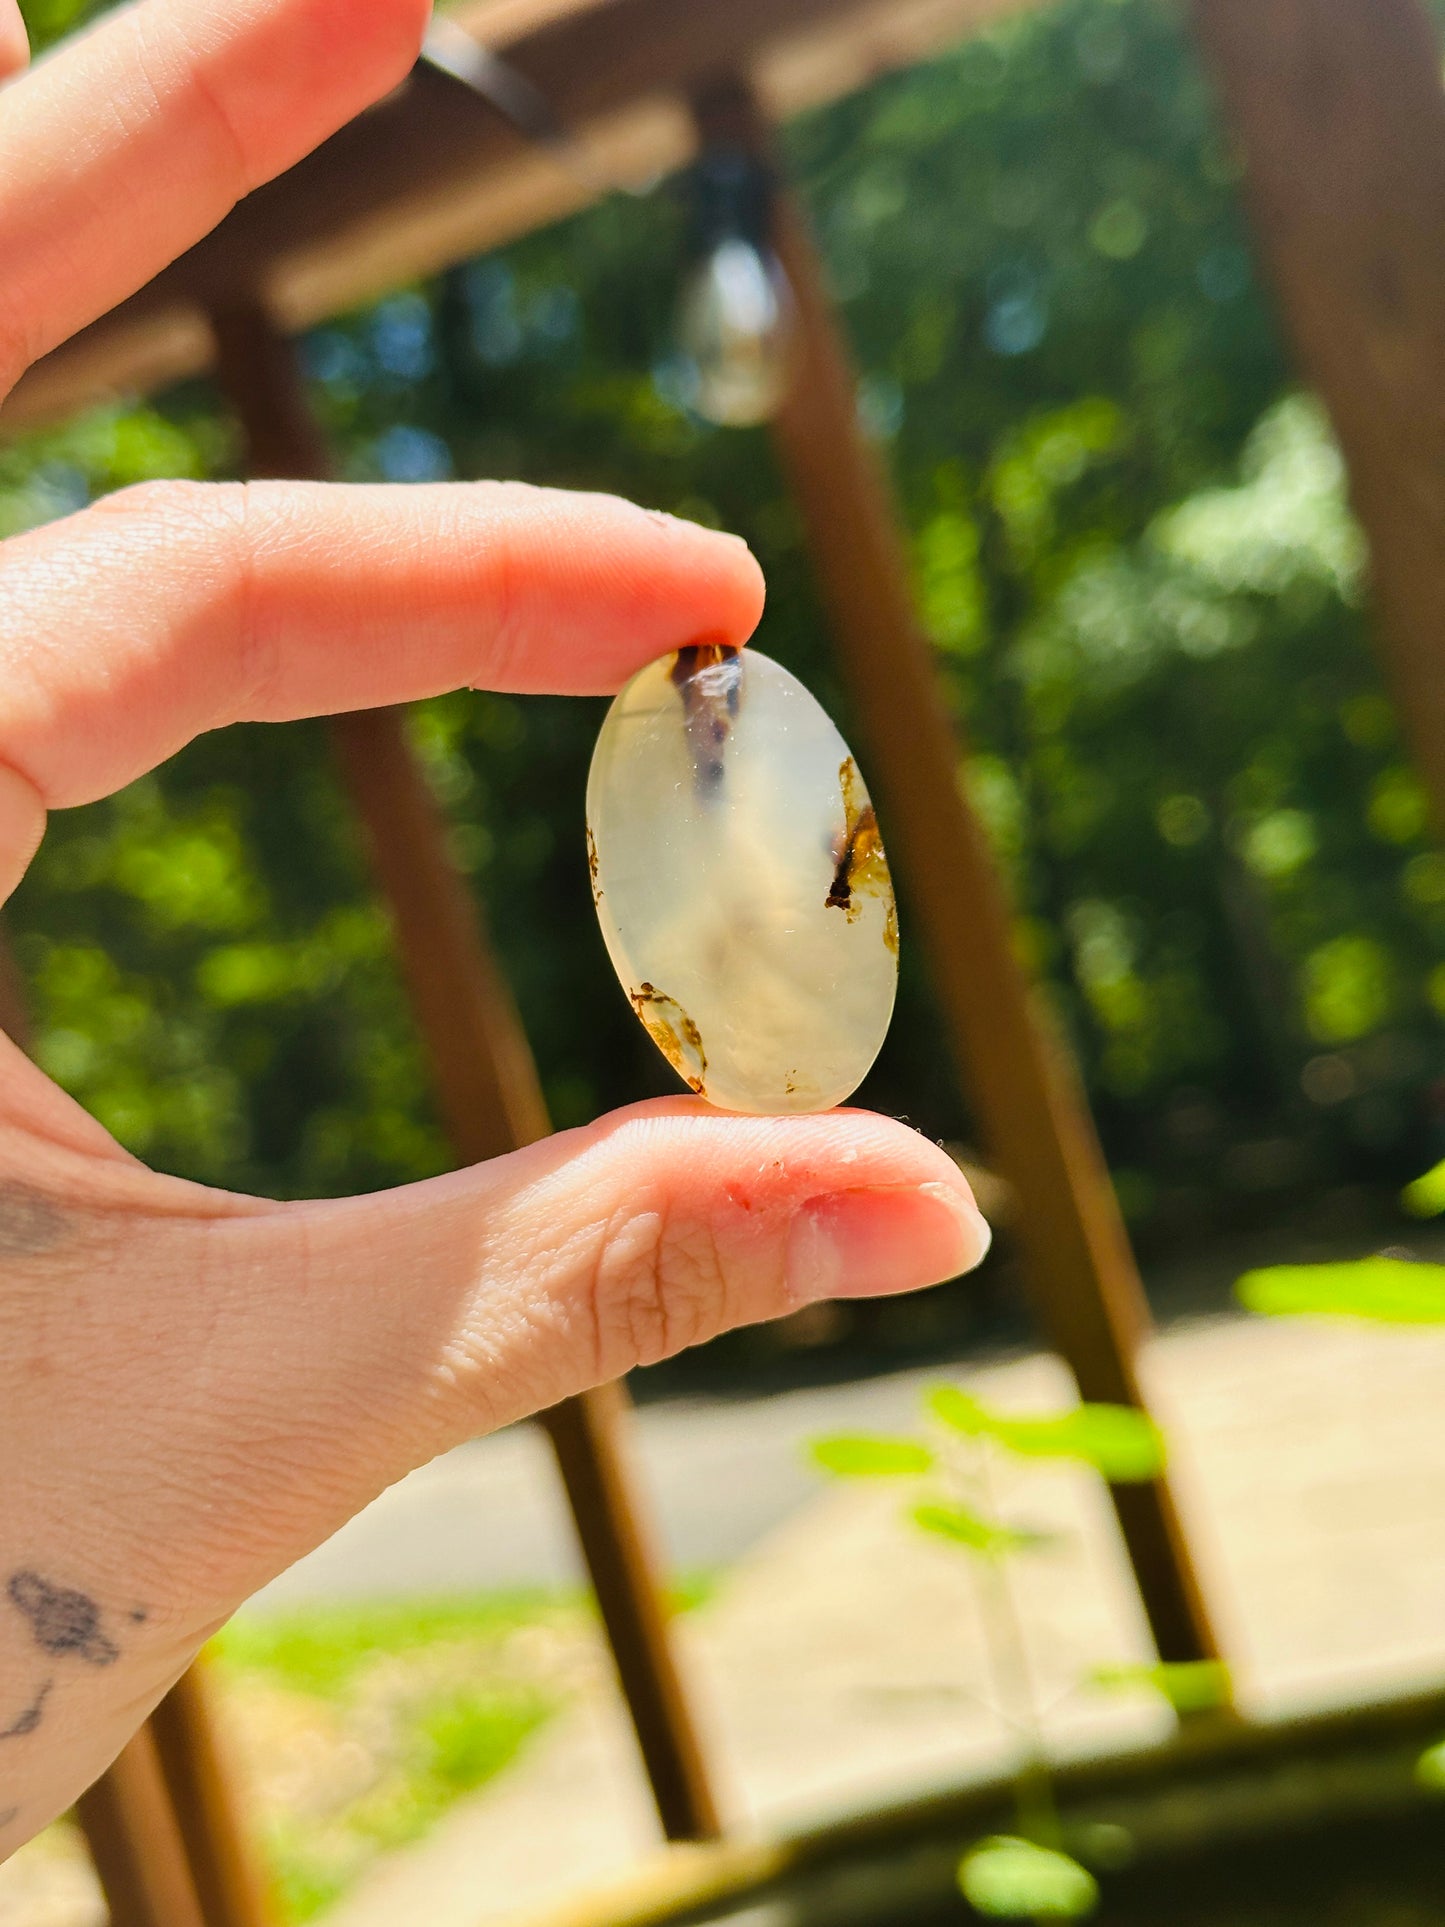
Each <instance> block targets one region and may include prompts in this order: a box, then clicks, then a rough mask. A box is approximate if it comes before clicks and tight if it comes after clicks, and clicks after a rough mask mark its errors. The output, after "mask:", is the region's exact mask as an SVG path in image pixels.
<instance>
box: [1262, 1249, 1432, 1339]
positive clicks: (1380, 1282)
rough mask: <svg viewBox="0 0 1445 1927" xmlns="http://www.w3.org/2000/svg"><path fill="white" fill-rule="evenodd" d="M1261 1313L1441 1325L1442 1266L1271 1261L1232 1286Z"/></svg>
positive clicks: (1385, 1261) (1374, 1260) (1400, 1262)
mask: <svg viewBox="0 0 1445 1927" xmlns="http://www.w3.org/2000/svg"><path fill="white" fill-rule="evenodd" d="M1234 1289H1235V1294H1236V1296H1237V1297H1238V1299H1239V1301H1240V1303H1241V1304H1242V1305H1244V1306H1245V1307H1246V1309H1247V1310H1249V1311H1253V1312H1259V1313H1260V1314H1261V1315H1262V1316H1263V1317H1266V1318H1366V1319H1370V1320H1371V1321H1373V1322H1374V1323H1376V1324H1382V1325H1442V1324H1445V1265H1418V1264H1413V1263H1411V1261H1410V1260H1409V1259H1405V1258H1360V1259H1357V1260H1355V1261H1354V1262H1352V1263H1349V1264H1338V1265H1271V1266H1269V1267H1268V1268H1266V1269H1264V1270H1261V1271H1247V1272H1246V1273H1245V1274H1244V1276H1243V1277H1242V1278H1241V1279H1240V1280H1239V1282H1238V1284H1236V1286H1235V1288H1234Z"/></svg>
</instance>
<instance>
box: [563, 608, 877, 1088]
mask: <svg viewBox="0 0 1445 1927" xmlns="http://www.w3.org/2000/svg"><path fill="white" fill-rule="evenodd" d="M587 842H588V857H589V861H590V864H591V870H592V896H593V901H594V902H595V903H596V905H597V915H598V917H599V919H600V920H601V924H602V934H603V937H604V938H605V939H606V943H607V949H608V953H609V954H610V956H611V958H612V962H613V965H614V967H615V968H616V971H617V974H618V976H619V977H620V978H621V979H622V987H623V989H624V990H625V991H626V992H627V995H628V997H629V998H630V999H631V1000H632V1006H633V1009H634V1010H635V1011H636V1012H637V1015H638V1017H639V1018H640V1019H641V1020H642V1022H643V1024H644V1025H645V1026H646V1028H647V1030H648V1033H649V1034H650V1036H651V1037H652V1039H653V1041H654V1042H655V1043H656V1045H657V1047H658V1049H659V1050H661V1052H662V1053H663V1055H664V1056H665V1057H666V1058H667V1061H668V1062H669V1063H670V1064H671V1065H672V1067H673V1069H674V1070H675V1071H676V1072H677V1073H678V1075H679V1076H680V1077H681V1078H682V1079H683V1081H684V1082H685V1083H687V1084H688V1085H690V1086H691V1088H692V1089H693V1090H695V1091H698V1092H700V1093H701V1095H702V1096H704V1097H706V1098H707V1099H708V1100H709V1101H710V1102H711V1103H713V1104H716V1105H718V1106H719V1107H720V1108H721V1109H723V1110H728V1111H751V1112H755V1113H762V1114H766V1113H769V1112H777V1111H818V1110H825V1109H827V1108H828V1106H829V1105H832V1104H838V1103H840V1102H841V1101H842V1100H843V1099H844V1098H845V1097H847V1096H848V1095H849V1093H850V1092H851V1091H853V1090H854V1089H855V1088H856V1087H857V1085H858V1084H859V1083H860V1082H861V1081H862V1078H863V1076H864V1075H865V1073H866V1072H867V1070H868V1067H869V1066H870V1065H871V1064H872V1062H873V1059H874V1058H875V1057H876V1056H877V1054H878V1048H879V1046H880V1045H881V1044H882V1042H883V1038H884V1034H885V1033H886V1031H887V1029H888V1020H889V1018H890V1017H891V1016H892V1013H893V996H894V990H895V988H896V985H897V978H898V920H897V913H896V911H895V909H894V904H893V886H892V883H891V881H890V879H889V875H888V861H887V858H886V857H885V856H884V854H883V845H882V843H881V842H880V840H879V836H878V825H877V821H876V819H875V817H874V814H873V806H872V804H871V803H870V802H869V800H868V792H867V790H866V789H865V788H864V787H863V782H862V778H861V777H860V776H859V774H858V767H857V765H856V763H855V762H854V761H853V758H852V756H851V755H850V754H849V751H848V745H847V744H846V743H845V742H844V741H843V738H842V737H841V736H840V735H839V734H838V732H837V730H836V729H835V728H834V727H833V724H832V723H831V722H830V721H829V719H828V717H827V715H826V714H825V713H824V711H823V710H822V708H821V707H820V706H819V704H818V703H817V702H816V701H815V699H814V698H813V697H812V696H810V695H809V693H808V691H807V690H806V689H805V688H804V687H803V685H802V684H801V683H800V682H799V681H798V679H797V677H796V676H792V675H790V674H789V673H788V671H787V670H786V669H784V668H782V667H781V666H780V665H779V664H778V663H775V662H772V661H770V660H769V658H768V657H767V656H764V655H760V654H759V653H758V651H757V650H756V649H732V648H727V647H723V646H720V645H704V644H700V645H698V646H696V647H693V648H689V649H679V650H677V651H675V652H674V653H673V654H672V655H668V656H663V657H661V658H659V660H658V661H656V662H653V663H649V664H648V666H647V667H646V668H645V669H643V670H641V671H640V672H639V673H638V674H637V675H636V676H634V677H633V678H632V681H631V682H630V683H628V685H627V687H626V688H625V689H624V690H623V691H622V693H621V695H620V696H618V697H617V699H616V700H615V702H614V703H613V704H612V707H611V708H610V709H609V710H608V712H607V716H606V719H605V721H604V722H603V725H602V731H601V734H600V735H599V736H598V738H597V748H596V750H595V751H594V753H593V757H592V771H591V775H590V777H589V779H588V783H587Z"/></svg>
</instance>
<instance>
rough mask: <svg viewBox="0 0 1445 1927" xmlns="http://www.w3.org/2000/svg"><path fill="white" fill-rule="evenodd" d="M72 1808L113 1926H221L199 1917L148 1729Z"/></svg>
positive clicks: (172, 1813)
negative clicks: (86, 1845)
mask: <svg viewBox="0 0 1445 1927" xmlns="http://www.w3.org/2000/svg"><path fill="white" fill-rule="evenodd" d="M75 1810H76V1816H77V1818H78V1819H79V1821H80V1825H81V1828H82V1830H83V1832H84V1834H85V1838H86V1842H87V1844H88V1845H89V1847H90V1855H91V1858H92V1860H93V1861H94V1862H95V1871H96V1874H97V1876H98V1877H99V1880H100V1885H101V1889H102V1891H103V1892H104V1894H105V1898H106V1902H107V1905H108V1906H109V1908H110V1927H216V1923H213V1922H208V1921H207V1920H206V1918H205V1916H204V1915H203V1914H202V1913H201V1908H200V1903H199V1901H198V1900H197V1898H196V1889H195V1885H194V1882H193V1880H192V1877H191V1868H190V1863H189V1861H188V1859H187V1854H186V1846H185V1843H184V1842H183V1840H182V1838H181V1830H180V1828H179V1826H178V1825H177V1823H176V1815H175V1812H174V1809H173V1808H172V1806H171V1801H170V1796H169V1794H168V1792H167V1789H166V1783H165V1779H164V1776H163V1775H162V1773H161V1767H160V1761H159V1759H158V1758H157V1755H156V1746H155V1741H154V1739H153V1738H152V1735H151V1729H150V1727H149V1726H148V1725H147V1726H143V1727H142V1728H141V1729H140V1731H139V1732H138V1733H137V1734H136V1735H135V1736H134V1738H133V1739H131V1740H130V1741H128V1742H127V1744H126V1746H125V1747H124V1749H123V1750H122V1752H121V1753H120V1755H119V1756H118V1757H117V1759H116V1760H115V1762H114V1764H113V1765H112V1766H111V1768H110V1770H109V1772H107V1773H105V1774H104V1775H103V1776H102V1777H101V1778H100V1779H99V1780H97V1781H96V1783H95V1785H94V1786H93V1787H91V1788H90V1789H89V1790H88V1791H87V1792H85V1793H82V1794H81V1796H80V1798H79V1799H78V1800H77V1801H76V1803H75Z"/></svg>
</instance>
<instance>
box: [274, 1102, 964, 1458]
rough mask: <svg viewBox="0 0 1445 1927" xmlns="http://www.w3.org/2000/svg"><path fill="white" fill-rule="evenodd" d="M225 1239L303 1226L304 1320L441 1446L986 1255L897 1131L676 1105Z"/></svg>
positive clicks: (910, 1141) (952, 1172)
mask: <svg viewBox="0 0 1445 1927" xmlns="http://www.w3.org/2000/svg"><path fill="white" fill-rule="evenodd" d="M237 1229H238V1231H239V1232H240V1235H241V1238H242V1241H243V1242H244V1240H245V1239H246V1238H248V1237H256V1236H258V1235H260V1236H265V1235H276V1233H277V1232H279V1233H280V1234H281V1235H282V1236H283V1237H290V1236H300V1234H301V1232H302V1231H303V1229H304V1233H305V1238H306V1249H307V1253H308V1262H309V1265H310V1279H311V1288H312V1291H313V1292H314V1293H316V1294H317V1300H316V1302H314V1303H313V1304H311V1305H310V1306H309V1307H308V1308H307V1311H306V1317H307V1320H308V1323H309V1322H310V1321H311V1320H313V1319H314V1320H316V1325H317V1328H318V1330H319V1329H321V1328H327V1329H329V1330H330V1331H331V1333H332V1337H331V1341H330V1342H331V1343H333V1344H334V1342H335V1331H336V1329H337V1321H338V1320H340V1321H342V1322H343V1323H344V1324H345V1325H346V1327H347V1328H348V1331H349V1333H350V1335H351V1338H352V1341H353V1342H356V1341H360V1347H361V1349H360V1350H356V1351H353V1352H352V1353H351V1356H350V1360H349V1363H348V1366H347V1371H348V1374H350V1373H352V1372H354V1371H356V1370H358V1369H360V1368H361V1363H362V1356H363V1355H364V1353H365V1352H369V1351H371V1350H372V1348H374V1356H375V1369H376V1371H378V1372H388V1373H390V1374H391V1383H392V1387H393V1395H395V1392H396V1390H397V1388H399V1387H404V1386H407V1385H409V1386H410V1390H408V1391H405V1392H403V1394H402V1395H403V1397H405V1398H406V1399H408V1400H411V1399H415V1398H416V1397H417V1387H418V1386H421V1387H423V1388H424V1389H425V1392H426V1394H427V1400H428V1402H429V1404H430V1405H431V1407H432V1408H433V1410H432V1412H431V1415H430V1418H429V1419H428V1421H427V1423H430V1424H435V1425H438V1426H439V1427H440V1428H441V1430H442V1432H448V1431H450V1430H453V1429H457V1428H460V1430H461V1431H462V1432H465V1431H469V1430H476V1429H479V1428H490V1427H493V1426H497V1425H504V1424H507V1423H508V1422H510V1421H511V1420H513V1419H515V1418H518V1417H520V1416H522V1415H523V1414H524V1413H527V1412H532V1411H536V1410H538V1409H539V1408H541V1407H544V1406H547V1405H550V1404H553V1403H555V1402H556V1401H557V1400H558V1399H561V1398H566V1397H568V1396H570V1395H571V1394H573V1393H575V1392H579V1391H582V1390H584V1389H586V1388H587V1387H588V1386H591V1385H595V1384H599V1383H601V1382H603V1381H605V1380H607V1379H611V1378H616V1377H619V1376H620V1375H621V1374H622V1373H624V1372H627V1371H630V1370H631V1369H632V1368H633V1367H634V1366H636V1365H645V1364H651V1363H654V1362H655V1361H656V1360H658V1359H660V1358H664V1357H668V1356H670V1355H671V1354H673V1353H675V1352H678V1351H681V1350H683V1349H685V1348H686V1347H688V1346H691V1345H696V1344H700V1343H702V1342H704V1341H705V1340H707V1339H709V1338H713V1337H715V1336H716V1335H717V1334H718V1333H719V1332H722V1331H726V1330H729V1329H731V1328H733V1327H734V1326H738V1325H745V1324H753V1323H756V1322H758V1321H759V1320H763V1319H769V1318H777V1317H780V1316H782V1315H783V1314H784V1313H787V1312H790V1311H794V1310H797V1309H798V1308H799V1307H800V1306H802V1305H806V1304H811V1303H814V1302H816V1301H817V1300H819V1299H825V1298H851V1297H871V1296H877V1295H884V1294H889V1293H894V1292H900V1291H914V1290H917V1289H918V1288H920V1287H921V1286H925V1285H931V1284H936V1283H938V1282H940V1281H941V1280H942V1279H945V1278H950V1277H953V1276H955V1275H956V1274H957V1273H959V1272H961V1271H966V1270H968V1269H970V1268H971V1267H972V1266H973V1265H975V1264H977V1263H978V1261H979V1260H980V1259H981V1258H982V1257H983V1255H984V1253H985V1251H986V1250H987V1249H988V1242H989V1232H988V1228H987V1226H986V1225H985V1224H984V1222H983V1219H982V1218H981V1216H980V1215H979V1212H978V1208H977V1206H976V1205H975V1204H974V1202H973V1196H972V1193H971V1192H970V1190H969V1188H968V1184H967V1182H966V1181H965V1179H964V1178H963V1176H962V1174H961V1173H960V1171H959V1170H958V1167H957V1166H956V1165H955V1164H954V1162H953V1160H952V1159H951V1158H950V1157H948V1155H947V1154H946V1153H945V1152H944V1151H942V1150H941V1149H940V1148H939V1147H938V1146H937V1145H935V1144H932V1143H930V1142H929V1140H928V1139H926V1138H923V1137H920V1136H919V1134H918V1133H917V1132H916V1131H913V1130H910V1129H908V1127H907V1126H905V1125H903V1124H900V1123H897V1122H896V1121H894V1120H892V1119H889V1118H882V1117H875V1116H873V1115H871V1114H870V1113H868V1112H865V1111H835V1112H829V1113H826V1114H823V1115H817V1116H803V1117H786V1118H752V1117H738V1116H732V1115H728V1114H726V1113H722V1112H718V1111H714V1110H712V1109H711V1108H710V1107H709V1106H708V1105H707V1104H705V1103H703V1102H702V1101H701V1100H700V1099H692V1098H677V1099H672V1100H664V1101H662V1102H659V1103H650V1104H639V1105H635V1106H633V1107H631V1108H629V1109H627V1110H624V1111H620V1112H617V1113H616V1114H614V1115H613V1116H610V1117H607V1118H603V1119H602V1120H600V1121H599V1122H598V1123H596V1124H594V1125H590V1126H588V1127H586V1128H585V1129H582V1130H577V1131H567V1132H562V1133H559V1134H558V1135H557V1136H555V1137H552V1138H548V1139H546V1140H544V1141H543V1142H541V1143H539V1144H535V1145H532V1146H529V1147H528V1148H527V1149H526V1150H523V1151H518V1152H515V1153H513V1154H512V1155H511V1156H509V1157H505V1158H499V1159H496V1160H494V1161H493V1162H492V1163H490V1164H486V1165H481V1166H478V1167H476V1168H475V1169H472V1170H469V1171H465V1172H460V1173H456V1174H454V1175H452V1176H449V1177H445V1178H439V1179H435V1180H432V1181H431V1182H429V1183H426V1184H420V1185H415V1186H411V1187H408V1188H407V1189H405V1190H402V1191H395V1192H390V1193H383V1194H379V1195H376V1196H372V1197H367V1198H358V1199H348V1200H345V1201H343V1202H341V1203H335V1202H330V1203H321V1204H302V1205H292V1206H286V1207H280V1208H279V1209H278V1211H277V1212H276V1214H275V1215H274V1217H273V1220H272V1226H270V1227H268V1226H263V1225H261V1224H259V1223H255V1222H253V1223H248V1224H246V1225H245V1226H242V1227H238V1228H237ZM401 1279H405V1280H407V1281H408V1282H407V1285H406V1287H405V1291H404V1292H399V1291H398V1283H397V1281H398V1280H401ZM403 1298H405V1299H406V1300H407V1301H408V1302H406V1303H403V1302H401V1301H402V1299H403ZM318 1312H319V1317H318ZM316 1342H321V1343H325V1342H326V1341H325V1340H324V1339H320V1340H312V1339H311V1338H309V1337H301V1336H299V1335H298V1343H299V1344H300V1345H301V1346H302V1347H303V1348H304V1347H307V1346H310V1345H311V1344H313V1343H316ZM418 1443H419V1446H421V1447H425V1448H426V1449H428V1450H435V1449H437V1446H436V1442H435V1440H434V1439H433V1438H432V1437H431V1436H429V1435H426V1436H423V1437H421V1438H420V1439H419V1441H418Z"/></svg>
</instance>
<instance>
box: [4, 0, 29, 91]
mask: <svg viewBox="0 0 1445 1927" xmlns="http://www.w3.org/2000/svg"><path fill="white" fill-rule="evenodd" d="M29 58H30V41H29V38H28V37H27V35H26V32H25V22H24V21H23V20H22V19H21V18H20V5H19V0H0V80H4V79H5V78H6V76H7V75H8V74H13V73H17V72H18V71H19V70H20V68H22V67H23V66H24V65H25V63H26V61H27V60H28V59H29Z"/></svg>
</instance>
